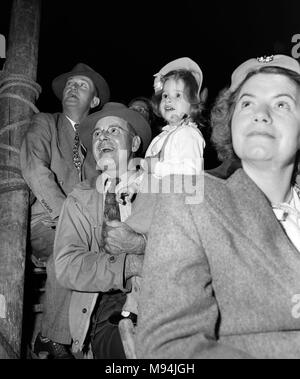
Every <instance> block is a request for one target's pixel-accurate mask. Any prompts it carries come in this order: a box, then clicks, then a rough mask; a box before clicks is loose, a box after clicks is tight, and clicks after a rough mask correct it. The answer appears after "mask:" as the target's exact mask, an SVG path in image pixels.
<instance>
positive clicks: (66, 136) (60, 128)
mask: <svg viewBox="0 0 300 379" xmlns="http://www.w3.org/2000/svg"><path fill="white" fill-rule="evenodd" d="M57 133H58V146H59V149H60V151H61V154H62V156H64V157H67V158H66V159H65V162H66V164H67V165H68V166H69V167H70V169H72V170H74V171H75V172H76V173H77V171H76V168H75V166H74V164H73V160H72V159H70V158H69V157H73V142H74V137H75V133H74V130H73V128H72V125H71V123H70V121H69V120H68V119H67V118H66V117H65V116H64V115H63V114H61V115H60V116H59V119H58V123H57Z"/></svg>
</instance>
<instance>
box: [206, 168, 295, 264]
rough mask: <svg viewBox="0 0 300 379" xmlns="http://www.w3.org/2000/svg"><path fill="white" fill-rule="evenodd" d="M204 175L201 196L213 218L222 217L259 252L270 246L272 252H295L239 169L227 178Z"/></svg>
mask: <svg viewBox="0 0 300 379" xmlns="http://www.w3.org/2000/svg"><path fill="white" fill-rule="evenodd" d="M208 177H209V178H210V179H208V180H206V179H207V178H208ZM205 178H206V179H205V182H204V183H205V199H206V200H207V202H208V203H209V204H210V206H211V207H210V209H212V210H213V211H214V212H215V215H216V217H218V218H219V219H220V220H221V221H222V220H225V221H224V222H225V223H226V227H227V228H231V229H232V231H233V232H238V233H239V234H241V235H244V237H245V238H247V239H248V240H250V241H251V243H253V244H254V245H256V248H257V249H258V250H260V251H261V252H262V253H263V254H264V252H265V251H269V249H270V247H271V248H272V250H273V251H274V253H276V251H277V252H279V251H281V252H282V251H285V252H286V253H291V254H299V253H298V251H297V250H296V248H295V247H294V245H293V244H292V243H291V242H290V240H289V239H288V237H287V236H286V234H285V232H284V230H283V229H282V227H281V225H280V223H279V222H278V220H277V218H276V216H275V214H274V212H273V210H272V207H271V205H270V202H269V200H268V199H267V198H266V196H265V195H264V194H263V192H262V191H261V190H260V189H259V188H258V187H257V185H256V184H255V183H254V182H253V181H252V180H251V179H250V178H249V176H248V175H247V174H246V173H245V171H244V170H243V169H238V170H237V171H236V172H235V173H234V174H232V175H231V176H230V177H229V178H228V179H227V180H221V179H218V178H214V177H212V176H210V175H207V174H206V175H205ZM216 182H217V186H216ZM216 192H217V193H216ZM274 263H275V262H274Z"/></svg>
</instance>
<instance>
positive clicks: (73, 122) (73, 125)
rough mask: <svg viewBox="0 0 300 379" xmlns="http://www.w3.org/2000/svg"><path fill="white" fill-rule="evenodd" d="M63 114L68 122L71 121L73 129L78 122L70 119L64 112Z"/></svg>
mask: <svg viewBox="0 0 300 379" xmlns="http://www.w3.org/2000/svg"><path fill="white" fill-rule="evenodd" d="M65 116H66V118H67V119H68V120H69V121H70V123H71V125H72V127H73V129H74V130H75V124H78V122H75V121H73V120H71V119H70V117H68V116H67V115H66V114H65Z"/></svg>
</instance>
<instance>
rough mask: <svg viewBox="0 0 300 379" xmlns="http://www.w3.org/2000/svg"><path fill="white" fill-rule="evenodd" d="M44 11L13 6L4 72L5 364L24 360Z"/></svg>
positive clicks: (0, 209)
mask: <svg viewBox="0 0 300 379" xmlns="http://www.w3.org/2000/svg"><path fill="white" fill-rule="evenodd" d="M40 7H41V4H40V0H13V3H12V9H11V21H10V31H9V38H8V44H7V45H8V46H7V47H8V49H7V59H6V62H5V64H4V68H3V71H2V72H1V71H0V241H1V242H0V358H20V356H21V339H22V321H23V295H24V268H25V257H26V239H27V225H28V223H27V220H28V188H27V186H26V185H25V182H24V180H23V179H22V176H21V171H20V162H19V149H20V146H21V142H22V139H23V136H24V133H25V132H26V129H27V127H28V121H29V119H30V117H31V116H32V114H33V112H34V102H35V100H36V99H37V97H38V94H39V88H38V85H36V84H35V80H36V75H37V62H38V41H39V28H40V13H41V9H40Z"/></svg>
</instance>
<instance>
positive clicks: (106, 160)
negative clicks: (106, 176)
mask: <svg viewBox="0 0 300 379" xmlns="http://www.w3.org/2000/svg"><path fill="white" fill-rule="evenodd" d="M96 162H97V169H98V170H100V171H116V169H117V166H116V163H115V161H114V159H113V158H110V157H100V158H99V159H98V160H96Z"/></svg>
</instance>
